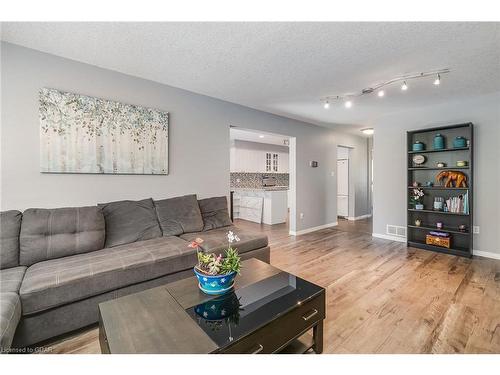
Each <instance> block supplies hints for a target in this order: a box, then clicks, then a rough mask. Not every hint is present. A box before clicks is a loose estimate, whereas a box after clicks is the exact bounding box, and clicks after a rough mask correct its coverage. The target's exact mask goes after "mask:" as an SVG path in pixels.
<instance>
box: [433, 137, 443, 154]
mask: <svg viewBox="0 0 500 375" xmlns="http://www.w3.org/2000/svg"><path fill="white" fill-rule="evenodd" d="M432 144H433V146H434V150H442V149H444V137H443V136H442V135H441V134H439V133H438V134H436V135H435V136H434V140H433V142H432Z"/></svg>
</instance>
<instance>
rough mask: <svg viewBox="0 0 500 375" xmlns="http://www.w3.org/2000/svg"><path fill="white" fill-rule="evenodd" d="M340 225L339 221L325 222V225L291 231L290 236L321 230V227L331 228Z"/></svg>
mask: <svg viewBox="0 0 500 375" xmlns="http://www.w3.org/2000/svg"><path fill="white" fill-rule="evenodd" d="M337 225H338V222H337V221H335V222H333V223H328V224H324V225H319V226H317V227H312V228H307V229H302V230H299V231H292V230H291V231H290V236H300V235H302V234H307V233H311V232H316V231H317V230H321V229H326V228H331V227H335V226H337Z"/></svg>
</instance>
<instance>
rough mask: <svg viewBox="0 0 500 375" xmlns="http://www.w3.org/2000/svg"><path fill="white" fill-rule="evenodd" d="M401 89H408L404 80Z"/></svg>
mask: <svg viewBox="0 0 500 375" xmlns="http://www.w3.org/2000/svg"><path fill="white" fill-rule="evenodd" d="M401 90H403V91H406V90H408V85H407V84H406V81H404V82H403V84H402V85H401Z"/></svg>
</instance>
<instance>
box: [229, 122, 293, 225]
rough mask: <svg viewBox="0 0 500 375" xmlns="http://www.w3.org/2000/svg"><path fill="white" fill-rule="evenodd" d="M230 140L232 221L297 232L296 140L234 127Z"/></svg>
mask: <svg viewBox="0 0 500 375" xmlns="http://www.w3.org/2000/svg"><path fill="white" fill-rule="evenodd" d="M229 138H230V151H229V160H230V163H229V165H230V181H229V183H230V192H231V195H230V202H231V204H230V213H231V216H232V218H233V220H234V221H235V222H236V223H238V222H239V221H244V223H243V224H244V225H247V226H248V225H250V227H251V226H252V225H254V226H255V225H259V226H266V225H270V226H273V228H274V226H281V227H283V229H284V230H286V232H289V231H295V226H296V222H295V212H296V209H295V206H296V204H295V202H296V193H295V184H296V183H295V180H296V177H295V176H296V174H295V169H296V168H295V165H296V164H295V154H296V152H295V145H296V143H295V138H294V137H290V136H286V135H282V134H275V133H269V132H263V131H259V130H254V129H244V128H240V127H233V126H231V127H230V130H229Z"/></svg>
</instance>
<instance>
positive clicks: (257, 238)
mask: <svg viewBox="0 0 500 375" xmlns="http://www.w3.org/2000/svg"><path fill="white" fill-rule="evenodd" d="M229 231H232V232H234V233H235V234H236V235H238V237H239V238H240V241H239V242H233V244H232V247H233V248H234V249H236V250H238V253H240V254H243V253H246V252H247V251H251V250H255V249H260V248H262V247H266V246H267V243H268V241H267V236H266V235H264V234H262V233H258V232H251V231H249V230H243V229H241V228H238V227H235V226H230V227H224V228H218V229H212V230H209V231H206V232H197V233H186V234H183V235H181V236H180V237H181V238H182V239H184V240H186V241H189V242H191V241H194V240H195V239H196V238H201V239H203V243H202V244H201V247H202V249H203V250H204V251H206V252H208V253H217V254H219V253H221V254H223V253H224V251H225V250H226V249H227V247H228V245H229V242H228V241H227V232H229Z"/></svg>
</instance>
